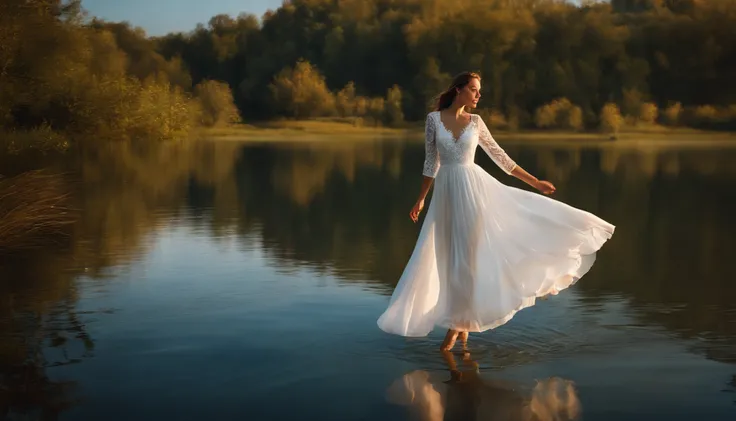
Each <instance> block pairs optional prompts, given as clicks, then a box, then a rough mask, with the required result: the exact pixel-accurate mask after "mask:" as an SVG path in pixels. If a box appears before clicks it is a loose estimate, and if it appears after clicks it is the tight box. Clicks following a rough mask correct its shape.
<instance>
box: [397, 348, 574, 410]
mask: <svg viewBox="0 0 736 421" xmlns="http://www.w3.org/2000/svg"><path fill="white" fill-rule="evenodd" d="M442 354H443V357H444V359H445V361H446V363H447V366H448V368H449V370H450V378H449V380H444V381H443V380H441V379H438V378H436V377H435V376H432V375H430V373H429V372H427V371H425V370H415V371H412V372H410V373H407V374H405V375H404V376H402V377H401V378H399V379H397V380H396V381H395V382H394V383H393V384H391V386H390V387H389V388H388V391H387V394H386V395H387V399H388V401H389V402H390V403H393V404H397V405H403V406H407V407H408V408H409V412H410V414H411V419H413V420H421V421H449V420H453V421H454V420H457V421H470V420H483V421H491V420H506V421H572V420H576V419H578V417H579V414H580V401H579V399H578V397H577V393H576V391H575V388H574V386H573V383H572V382H571V381H568V380H564V379H561V378H556V377H552V378H548V379H544V380H539V381H537V382H536V384H535V385H534V386H533V387H532V388H531V389H530V390H522V389H521V388H520V387H518V386H519V385H517V384H513V383H509V382H502V381H498V380H492V379H487V378H483V377H482V376H481V375H480V370H479V365H478V363H477V362H476V361H475V360H473V359H472V358H471V356H470V353H469V352H467V351H465V352H463V354H462V355H463V356H462V361H461V363H462V365H461V368H458V365H457V363H456V361H455V356H454V355H453V354H452V353H450V352H447V351H445V352H443V353H442Z"/></svg>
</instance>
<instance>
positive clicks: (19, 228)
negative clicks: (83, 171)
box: [0, 170, 75, 252]
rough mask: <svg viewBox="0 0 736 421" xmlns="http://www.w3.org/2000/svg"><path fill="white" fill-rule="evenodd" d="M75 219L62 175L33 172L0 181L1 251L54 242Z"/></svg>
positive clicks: (26, 248) (66, 184) (28, 247)
mask: <svg viewBox="0 0 736 421" xmlns="http://www.w3.org/2000/svg"><path fill="white" fill-rule="evenodd" d="M74 220H75V213H74V212H73V210H72V209H71V208H70V200H69V184H68V182H67V181H66V180H65V178H64V176H63V175H61V174H56V173H49V172H46V171H44V170H35V171H28V172H25V173H22V174H20V175H17V176H13V177H7V178H0V252H9V251H19V250H29V249H34V248H38V247H43V246H45V245H49V244H54V243H57V242H58V241H59V240H61V239H62V238H63V237H66V236H68V235H69V232H68V230H67V229H66V228H68V226H69V225H71V224H72V223H73V222H74Z"/></svg>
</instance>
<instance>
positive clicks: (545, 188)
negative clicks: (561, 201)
mask: <svg viewBox="0 0 736 421" xmlns="http://www.w3.org/2000/svg"><path fill="white" fill-rule="evenodd" d="M534 187H536V189H537V190H539V191H540V192H542V193H544V194H552V193H554V192H555V191H556V190H557V189H556V188H555V186H554V185H553V184H552V183H550V182H549V181H545V180H538V181H537V182H536V184H535V185H534Z"/></svg>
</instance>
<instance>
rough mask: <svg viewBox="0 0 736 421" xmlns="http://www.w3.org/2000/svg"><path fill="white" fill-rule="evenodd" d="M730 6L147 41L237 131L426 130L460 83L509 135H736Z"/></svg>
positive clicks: (550, 12) (336, 19)
mask: <svg viewBox="0 0 736 421" xmlns="http://www.w3.org/2000/svg"><path fill="white" fill-rule="evenodd" d="M734 27H736V2H733V1H729V0H708V1H699V0H613V1H612V2H592V1H583V2H582V4H579V5H576V4H571V3H567V2H563V1H555V0H458V1H453V2H447V1H442V0H339V1H338V0H291V1H288V2H285V3H284V5H283V6H282V7H280V8H279V9H277V10H275V11H271V12H267V13H266V14H265V15H264V16H263V18H262V20H261V21H259V20H258V19H257V18H256V17H255V16H253V15H248V14H241V15H240V16H238V17H231V16H226V15H218V16H215V17H213V18H211V19H210V20H209V22H208V24H207V26H205V25H200V26H198V27H197V28H196V29H195V30H193V31H192V32H189V33H175V34H169V35H166V36H163V37H157V38H155V39H154V42H155V43H156V46H157V47H156V48H157V51H159V52H160V53H161V54H162V55H163V56H164V57H166V58H168V59H172V60H173V59H180V60H181V61H182V62H183V63H184V65H185V66H186V68H187V69H188V70H189V72H190V74H191V77H192V80H193V81H194V82H195V83H196V82H197V81H199V80H202V79H217V80H224V81H227V83H228V85H229V86H230V87H231V88H232V90H233V93H234V96H235V101H236V103H237V105H238V108H239V109H240V111H241V112H242V114H243V116H244V117H245V118H247V119H268V118H274V117H290V118H313V117H330V116H332V117H335V116H337V117H345V116H357V117H362V118H365V119H368V120H370V121H378V122H380V123H383V124H398V123H399V122H401V121H403V120H405V119H406V120H410V121H416V120H420V119H422V118H423V117H424V114H425V113H426V111H427V109H428V107H429V106H430V104H431V101H432V99H433V98H434V96H435V95H436V94H437V93H438V92H439V91H441V90H443V89H444V88H446V86H447V84H448V82H449V80H450V79H451V77H452V76H453V75H454V74H455V73H457V72H460V71H462V70H474V71H478V72H480V73H481V75H482V76H483V92H482V93H483V94H484V98H483V100H482V103H483V104H484V105H483V106H484V108H485V109H484V110H481V112H485V113H486V115H487V117H492V119H493V121H494V122H495V123H497V126H498V125H505V126H507V127H509V128H518V127H539V128H555V127H558V128H570V129H581V128H597V127H600V126H601V125H604V126H610V127H611V128H612V129H614V128H615V127H617V126H620V125H621V124H625V123H628V124H649V123H660V124H668V125H687V126H694V127H702V128H734V127H735V125H734V122H735V121H736V107H735V106H734V104H736V87H729V86H733V85H730V84H729V83H728V82H729V78H730V77H731V76H732V75H733V74H736V31H734V30H733V28H734Z"/></svg>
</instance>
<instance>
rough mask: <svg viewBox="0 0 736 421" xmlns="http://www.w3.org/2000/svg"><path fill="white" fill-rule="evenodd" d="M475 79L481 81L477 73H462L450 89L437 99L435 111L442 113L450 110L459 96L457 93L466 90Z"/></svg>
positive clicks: (453, 80)
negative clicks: (446, 109)
mask: <svg viewBox="0 0 736 421" xmlns="http://www.w3.org/2000/svg"><path fill="white" fill-rule="evenodd" d="M473 79H478V80H480V75H479V74H478V73H475V72H462V73H460V74H458V75H457V76H455V77H454V78H453V79H452V84H451V85H450V87H449V88H447V89H446V90H445V91H444V92H442V93H441V94H439V95H438V96H437V97H436V98H435V106H434V110H435V111H442V110H444V109H445V108H449V107H450V105H452V102H453V101H454V100H455V96H457V91H458V90H459V89H462V88H464V87H465V85H467V84H468V83H470V81H471V80H473Z"/></svg>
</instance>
